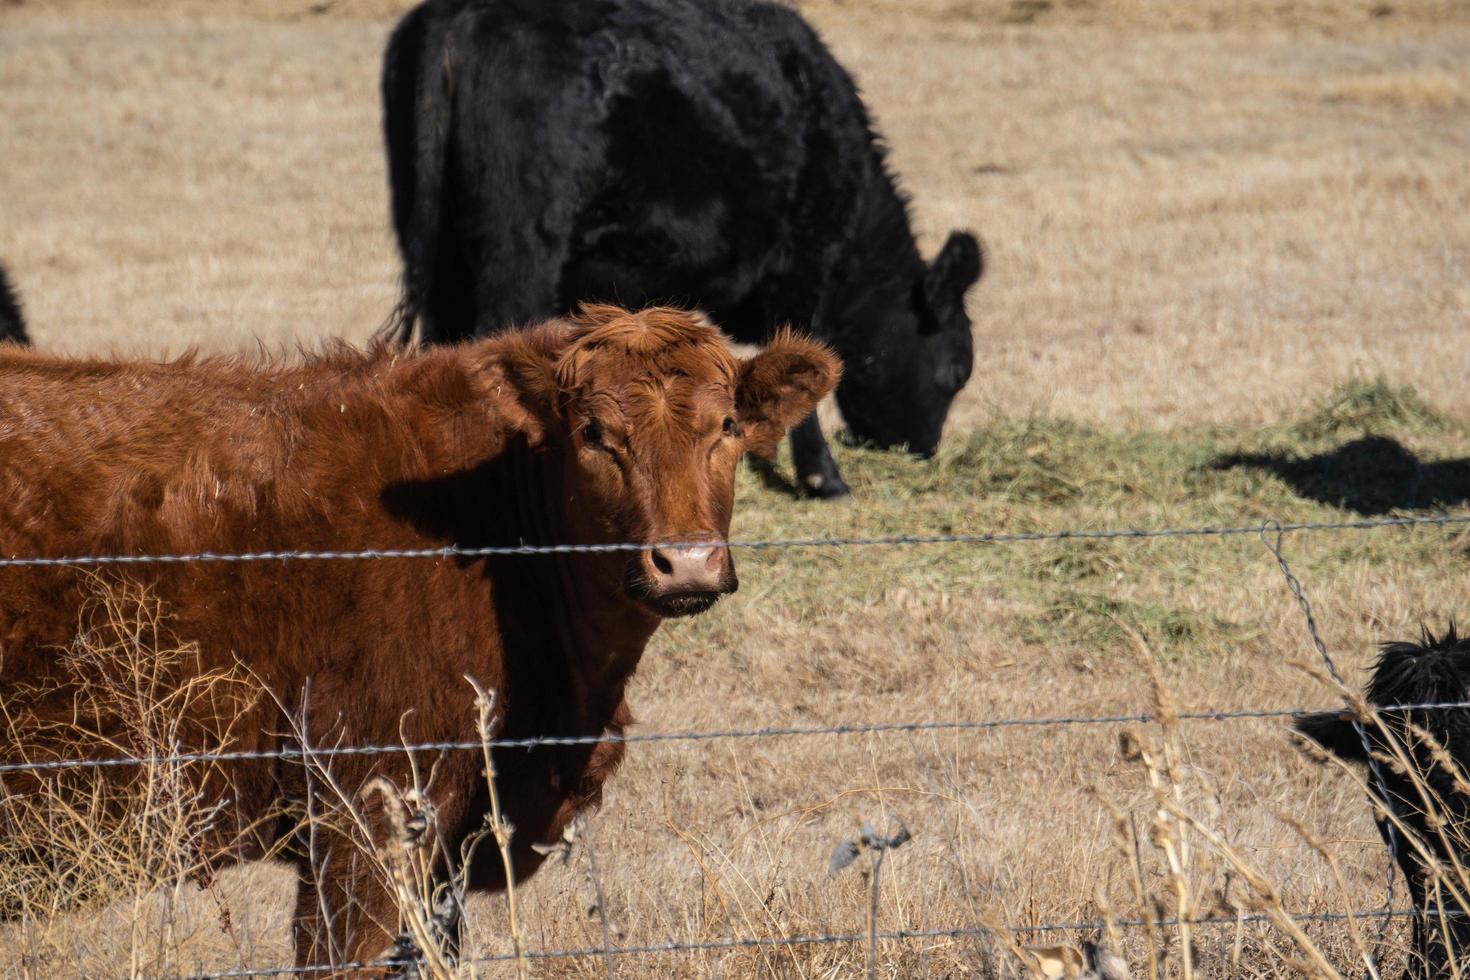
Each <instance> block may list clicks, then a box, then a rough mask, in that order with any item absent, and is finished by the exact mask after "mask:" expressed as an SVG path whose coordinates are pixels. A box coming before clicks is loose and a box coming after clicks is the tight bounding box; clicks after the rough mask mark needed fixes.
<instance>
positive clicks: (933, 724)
mask: <svg viewBox="0 0 1470 980" xmlns="http://www.w3.org/2000/svg"><path fill="white" fill-rule="evenodd" d="M1452 708H1470V701H1435V702H1430V703H1426V704H1405V705H1393V706H1392V707H1390V708H1383V709H1380V713H1387V712H1394V713H1397V712H1406V711H1442V710H1446V709H1452ZM1335 710H1341V709H1339V708H1336V707H1332V706H1329V707H1317V708H1248V709H1242V710H1239V711H1183V712H1180V713H1179V714H1178V716H1177V717H1178V719H1179V720H1180V721H1201V722H1226V721H1238V720H1242V719H1259V718H1301V717H1304V716H1306V715H1311V714H1317V713H1320V712H1323V711H1335ZM1156 720H1157V717H1156V716H1155V715H1153V714H1150V713H1148V712H1139V713H1137V714H1117V715H1073V716H1060V717H1046V718H981V719H975V720H970V721H912V722H873V723H871V724H844V725H816V726H811V727H801V726H772V727H768V728H730V729H723V730H713V731H684V732H646V733H643V734H636V735H611V734H604V735H544V736H533V737H529V738H502V739H491V740H490V741H489V742H480V741H474V740H469V741H459V742H456V741H445V742H409V743H405V744H400V745H333V746H326V747H323V748H311V747H307V748H299V747H287V748H280V749H252V750H240V751H234V752H180V753H177V754H174V755H157V756H141V755H140V756H112V757H104V758H90V759H52V760H47V761H44V762H7V763H4V764H0V775H3V774H5V773H11V772H48V771H58V770H67V769H109V768H115V767H119V766H171V765H187V764H192V763H196V762H211V763H213V762H247V761H259V760H263V759H283V760H291V759H305V758H307V757H308V756H309V757H311V758H318V757H321V758H332V757H336V756H356V755H395V754H398V753H403V752H461V751H464V752H479V751H482V750H484V749H485V748H486V747H487V746H488V747H489V748H491V749H534V748H545V747H560V746H573V745H597V744H613V743H621V744H624V745H630V744H637V743H640V742H709V741H718V740H721V739H760V738H800V737H806V736H817V735H881V734H888V733H893V732H900V733H916V732H919V733H922V732H954V731H984V730H987V729H994V728H1054V727H1065V726H1068V725H1121V724H1148V723H1151V722H1153V721H1156Z"/></svg>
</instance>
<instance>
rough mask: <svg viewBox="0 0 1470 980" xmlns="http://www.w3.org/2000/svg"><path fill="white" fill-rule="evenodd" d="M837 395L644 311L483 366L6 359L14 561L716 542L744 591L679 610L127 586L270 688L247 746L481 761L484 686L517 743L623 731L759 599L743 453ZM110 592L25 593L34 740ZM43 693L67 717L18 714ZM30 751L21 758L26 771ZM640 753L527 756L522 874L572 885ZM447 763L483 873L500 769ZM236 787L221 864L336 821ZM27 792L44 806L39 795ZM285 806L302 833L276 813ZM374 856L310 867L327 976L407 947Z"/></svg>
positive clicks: (728, 574) (680, 317)
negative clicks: (655, 678)
mask: <svg viewBox="0 0 1470 980" xmlns="http://www.w3.org/2000/svg"><path fill="white" fill-rule="evenodd" d="M837 373H838V367H837V362H836V360H835V359H834V357H833V356H832V355H831V354H830V353H828V352H827V351H826V350H825V349H824V348H822V347H821V346H819V345H816V344H813V343H810V342H807V341H804V340H800V339H796V338H793V337H790V336H784V337H782V338H780V339H778V340H777V341H776V342H774V343H772V344H771V345H770V346H769V347H768V348H766V350H764V351H763V352H762V353H760V354H759V355H757V356H756V357H754V358H751V359H749V360H745V361H738V360H736V359H735V358H734V357H732V356H731V355H730V353H729V352H728V350H727V349H726V347H725V345H724V342H723V341H722V340H721V338H720V336H719V334H718V332H717V331H716V330H715V329H714V328H712V327H711V326H710V325H709V324H707V323H706V322H705V321H703V320H702V318H699V317H697V316H695V315H692V314H689V313H684V312H681V311H677V310H668V309H654V310H645V311H643V312H641V313H636V314H630V313H627V312H625V311H623V310H619V309H616V308H613V307H593V308H587V309H584V310H583V311H582V313H581V314H580V315H579V316H577V317H573V318H571V319H569V320H556V321H552V322H549V323H547V324H544V325H542V326H540V327H537V328H534V329H531V330H528V331H524V332H515V333H510V334H505V335H502V336H499V337H496V338H492V339H488V340H483V341H479V342H475V343H470V344H465V345H462V346H458V347H448V348H435V349H431V350H426V351H422V352H413V353H403V352H399V351H395V350H393V349H389V348H386V347H384V348H379V349H375V350H372V351H368V352H359V351H356V350H353V349H349V348H347V347H337V348H334V349H332V350H330V351H327V352H325V353H322V354H319V355H317V356H313V357H309V358H304V359H299V360H296V361H293V362H290V363H267V364H250V363H247V362H245V361H243V360H240V359H235V358H226V359H209V360H198V359H188V358H186V359H183V360H180V361H175V362H171V363H139V362H129V363H118V362H108V361H81V360H63V359H58V358H54V357H48V356H46V355H43V354H37V353H32V352H25V351H11V350H5V349H0V461H3V466H0V553H3V554H4V555H8V556H16V555H45V556H64V555H79V554H158V553H182V552H197V551H224V552H233V551H256V550H265V549H343V550H354V549H365V548H424V547H438V546H442V545H447V544H451V543H453V544H458V545H462V546H466V547H474V546H485V545H503V544H518V543H522V542H525V543H532V544H556V543H601V542H614V541H637V542H658V541H669V540H679V541H687V540H708V541H710V542H712V548H711V549H710V551H711V558H710V561H711V562H713V563H718V564H719V566H720V567H719V576H720V577H719V582H718V584H717V585H715V586H710V587H709V588H707V589H705V590H704V592H702V593H700V594H696V595H690V594H687V593H684V592H681V593H679V594H665V592H662V591H660V589H661V587H660V584H659V582H660V580H659V578H658V575H657V574H656V572H655V571H654V570H653V567H652V566H651V565H650V561H651V559H650V555H649V553H648V552H643V553H633V554H631V555H630V554H629V553H612V554H578V555H558V556H536V557H525V556H514V557H505V558H492V559H485V560H474V561H463V560H453V559H447V558H446V559H442V560H421V559H420V560H408V559H401V560H364V561H292V562H285V563H278V562H268V563H267V562H252V563H216V564H188V565H160V564H146V565H139V566H132V567H129V568H128V570H127V572H126V575H127V576H128V578H129V579H131V580H133V584H135V585H140V586H143V587H146V588H147V589H149V590H151V591H152V593H153V594H155V595H157V596H158V597H159V599H160V600H161V601H162V603H163V605H164V608H165V612H166V613H167V614H168V615H169V616H170V617H171V624H172V629H173V631H174V632H175V633H176V634H177V636H178V637H179V639H180V640H182V641H184V642H189V643H197V644H198V648H199V661H200V663H199V670H201V671H208V670H220V669H229V668H230V667H232V666H234V665H235V664H236V658H238V662H239V664H241V665H243V667H244V668H245V669H246V670H248V671H249V672H250V673H251V674H252V675H253V677H254V678H255V679H256V680H257V681H258V682H259V683H261V684H263V685H264V686H265V688H267V689H268V691H269V692H270V696H268V697H263V698H260V699H259V700H258V701H257V702H256V703H255V704H254V705H253V706H252V707H251V708H250V709H249V710H250V711H251V712H253V714H252V716H251V717H249V718H247V719H244V720H243V722H242V723H241V724H238V725H236V726H235V730H236V731H237V732H238V733H239V736H238V738H237V739H236V740H235V741H234V742H233V743H232V744H231V745H230V748H233V749H247V750H273V749H277V748H280V747H283V746H288V745H291V744H294V743H295V741H296V736H295V734H294V732H295V731H298V730H301V729H303V728H304V730H305V732H306V734H307V737H308V738H309V739H310V740H311V742H312V744H314V745H317V746H322V745H328V744H336V743H346V744H353V743H356V744H383V743H396V742H398V741H399V739H400V738H401V737H402V738H407V739H409V740H410V741H415V742H417V741H426V740H439V739H444V740H460V739H467V738H471V739H472V738H473V737H474V710H473V695H472V692H471V690H470V688H469V686H468V685H467V684H466V683H465V681H464V679H463V678H464V677H465V676H466V675H469V676H472V677H474V678H476V679H478V680H479V681H480V682H481V683H482V684H483V685H485V687H487V688H492V689H494V690H495V691H496V692H497V694H498V699H499V705H500V709H499V713H498V715H497V719H496V723H497V734H498V736H500V737H505V738H520V737H526V736H536V735H600V734H602V733H604V732H621V731H622V729H623V726H624V725H626V724H628V723H629V722H630V720H631V716H630V714H629V713H628V709H627V706H626V705H625V703H624V701H623V691H624V686H625V684H626V683H627V681H628V679H629V678H630V676H631V675H632V673H633V671H634V669H635V667H636V666H637V664H638V660H639V657H640V656H641V655H642V652H643V649H644V646H645V644H646V643H647V641H648V638H649V637H650V635H651V634H652V633H653V631H654V629H655V628H656V627H657V625H658V623H659V621H660V619H661V618H662V617H663V616H666V615H681V614H687V613H690V612H697V611H699V610H701V609H703V608H707V607H708V605H709V604H710V603H711V602H713V600H714V598H716V597H717V596H718V594H719V593H722V592H728V591H731V590H733V588H734V585H735V582H734V570H733V564H732V562H731V560H730V556H729V554H728V551H726V550H725V549H723V548H720V547H718V542H721V541H723V540H724V539H725V537H726V535H727V534H728V530H729V521H730V513H731V507H732V502H733V494H734V474H735V467H736V465H737V462H738V460H739V459H740V457H741V455H742V453H744V452H746V451H753V452H763V453H769V452H770V451H771V449H772V448H773V447H774V446H775V445H776V443H777V441H778V440H779V439H780V438H781V435H782V433H783V430H784V429H785V428H786V427H787V426H789V425H791V424H792V423H794V422H796V421H798V420H800V419H801V418H802V417H804V416H805V415H806V414H807V413H808V412H809V411H811V409H812V408H813V406H814V405H815V404H816V402H817V401H818V400H819V399H820V398H822V397H823V396H824V395H825V394H827V393H828V392H829V391H830V390H831V389H832V387H833V385H834V384H835V382H836V380H837ZM711 567H713V566H711ZM89 583H90V584H89ZM94 585H95V573H92V572H86V571H83V570H79V569H75V568H47V569H33V568H25V569H22V568H7V569H0V700H6V703H5V704H4V705H3V708H4V709H5V711H7V712H8V713H9V714H10V715H11V716H12V717H20V718H32V719H36V720H38V721H44V720H45V719H46V718H47V717H50V716H54V715H55V714H56V713H57V712H62V713H64V712H65V711H66V710H69V709H68V707H67V705H68V704H69V702H68V701H67V698H68V697H70V696H73V695H75V693H76V680H75V678H74V677H72V676H68V675H66V674H65V673H64V672H63V671H61V670H60V669H59V668H58V667H57V666H56V664H57V662H58V658H57V657H56V656H55V651H56V650H57V649H65V648H66V647H67V645H68V644H69V643H71V642H72V640H73V638H74V637H75V636H76V634H77V632H78V630H79V627H80V628H85V627H86V626H87V625H88V624H86V623H85V622H82V620H84V619H85V610H86V608H87V602H86V597H87V595H88V594H89V591H88V590H89V588H91V587H93V586H94ZM22 689H24V690H28V691H42V690H46V691H53V692H59V693H56V694H55V696H54V697H51V698H49V699H48V701H47V703H25V702H24V701H23V700H22V701H21V702H20V703H17V696H16V695H15V693H14V692H17V691H20V690H22ZM6 692H11V693H10V694H8V695H7V693H6ZM68 692H70V693H69V694H68ZM183 748H186V749H187V748H190V746H183ZM18 751H19V747H17V746H9V747H0V759H3V758H4V757H5V755H6V753H10V754H11V757H12V758H13V757H14V755H15V753H16V752H18ZM621 755H622V747H621V744H619V743H602V744H599V745H596V746H592V745H586V746H580V747H567V748H554V749H553V748H546V749H536V750H531V751H527V750H514V751H506V752H500V753H498V755H497V767H498V769H499V771H500V779H499V780H498V783H497V785H498V786H499V788H500V793H501V796H502V800H503V801H504V805H505V808H506V810H507V817H508V819H509V821H510V823H511V824H512V825H513V826H514V827H515V837H514V842H513V852H514V858H515V863H516V873H517V875H518V876H524V875H527V874H530V873H531V872H532V871H534V870H535V868H536V867H537V865H538V864H539V863H540V861H541V856H540V855H539V854H538V853H537V852H536V851H535V850H533V848H532V845H533V844H537V843H543V844H549V843H552V842H555V841H556V840H557V839H558V838H559V837H560V835H561V834H562V831H563V829H564V827H565V825H566V823H567V822H568V821H569V820H570V819H571V817H572V816H573V815H574V814H575V813H576V812H577V811H578V810H579V809H581V808H583V807H586V806H590V805H595V803H596V802H597V801H598V799H599V797H600V793H601V786H602V783H603V781H604V780H605V779H606V778H607V776H608V775H609V774H611V773H612V772H613V771H614V770H615V769H616V767H617V765H618V763H619V760H620V758H621ZM420 763H421V765H423V766H425V769H424V771H427V764H429V763H434V764H435V765H436V770H435V776H434V781H433V784H432V786H431V793H430V796H431V798H432V802H433V804H434V807H435V811H436V813H437V831H438V833H439V834H440V835H441V840H442V842H443V843H444V845H445V846H446V848H447V850H448V852H449V853H458V848H459V845H460V843H461V842H462V841H463V840H464V839H465V837H466V835H468V834H470V833H471V832H473V831H475V830H476V829H478V828H480V827H482V826H483V818H484V815H485V813H486V811H487V809H488V796H487V791H486V788H485V786H484V782H483V779H482V778H481V777H480V773H479V770H480V768H481V764H480V762H479V760H478V759H477V758H476V755H475V754H474V753H470V752H453V753H447V754H445V755H444V756H443V757H442V758H439V759H437V761H435V760H433V759H427V758H426V759H421V760H420ZM225 774H226V780H225V781H226V782H228V785H227V786H220V787H216V788H215V789H214V790H212V791H211V792H212V793H216V794H217V795H218V797H219V799H227V800H229V801H230V806H231V808H232V810H233V812H234V813H235V814H236V815H237V817H238V819H237V820H236V821H235V824H234V826H232V827H228V828H224V827H221V828H219V829H218V833H219V835H220V839H219V840H216V841H214V842H213V844H214V845H217V847H218V849H219V851H220V853H221V854H222V855H224V856H223V858H222V860H224V861H229V860H245V859H252V858H256V857H259V856H261V855H263V854H265V853H267V852H268V851H270V850H272V849H273V848H278V846H279V845H280V844H281V843H282V835H283V834H287V833H288V831H286V830H282V829H280V828H281V827H289V826H290V825H291V821H292V820H298V821H299V819H300V817H301V811H302V808H303V803H302V801H304V800H305V799H306V798H307V796H308V785H307V783H306V779H305V772H304V769H303V767H302V766H300V765H297V764H293V763H283V762H280V761H277V760H271V761H262V762H256V761H244V762H238V763H232V764H230V765H229V766H228V767H227V769H226V770H225ZM332 774H333V776H334V777H335V778H336V780H337V781H338V782H339V784H340V785H341V786H343V787H344V788H346V789H347V790H348V791H349V792H350V793H354V794H355V793H357V792H358V791H359V790H360V789H361V788H362V787H363V786H364V785H365V784H366V783H367V782H368V781H369V780H370V779H372V778H373V777H374V776H378V775H384V776H387V777H388V778H390V779H392V780H393V781H394V782H395V783H397V784H398V785H403V784H404V783H405V782H406V781H407V779H408V774H407V762H406V760H405V759H404V758H403V757H402V756H384V755H373V756H345V757H338V758H336V759H334V760H333V763H332ZM4 788H5V789H7V790H9V791H21V792H23V791H24V785H23V783H20V782H18V781H17V780H15V779H14V778H13V777H11V778H8V779H7V782H6V783H5V787H4ZM0 807H3V801H0ZM282 812H284V813H286V814H287V816H288V817H290V818H291V819H288V820H276V819H272V818H271V815H272V814H277V813H282ZM350 851H351V848H349V847H346V846H341V847H337V848H336V849H334V850H332V853H331V855H330V856H329V857H326V858H325V859H324V860H322V861H320V862H319V864H320V865H322V866H317V867H312V866H311V862H310V860H309V858H308V856H307V855H306V854H305V853H303V852H301V851H300V850H294V851H290V852H289V853H291V854H292V855H293V856H294V858H295V860H297V861H298V863H299V865H300V867H301V882H302V884H301V888H300V890H299V894H298V899H297V906H296V917H295V923H296V940H297V958H298V962H299V963H301V964H303V965H314V964H318V963H322V962H325V961H326V960H327V958H328V952H327V951H328V947H329V945H330V948H331V950H332V951H333V952H334V955H335V956H339V957H345V958H347V959H364V958H371V957H373V956H376V955H378V954H380V953H382V952H383V951H384V949H385V948H386V947H387V946H388V945H389V944H390V942H391V939H392V936H393V934H394V931H395V929H396V924H397V915H396V911H395V909H394V906H393V902H392V899H391V897H390V895H389V894H388V892H387V891H386V890H385V889H384V888H383V887H382V885H381V884H380V883H379V881H378V880H377V879H376V878H374V877H372V876H371V875H368V874H366V873H363V872H359V871H357V870H355V869H354V865H353V863H352V862H351V861H349V860H348V856H349V852H350ZM493 851H494V849H493V848H489V847H485V848H481V849H480V850H479V851H478V852H477V854H478V856H477V857H476V858H475V860H474V863H473V864H472V866H471V869H470V871H471V879H472V883H473V884H474V885H475V886H476V887H485V888H498V887H502V886H503V880H502V879H503V874H502V871H501V869H500V867H499V862H498V860H496V859H495V857H494V855H493ZM323 853H325V851H324V850H323V849H319V850H318V854H319V855H321V854H323ZM323 908H325V909H327V910H329V912H330V916H331V918H332V921H331V924H330V926H326V925H324V924H323V921H322V909H323Z"/></svg>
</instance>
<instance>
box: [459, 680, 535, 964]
mask: <svg viewBox="0 0 1470 980" xmlns="http://www.w3.org/2000/svg"><path fill="white" fill-rule="evenodd" d="M465 680H466V681H468V682H469V684H470V686H471V687H473V688H474V689H475V711H476V719H475V723H476V727H477V729H478V731H479V733H480V747H481V749H482V751H483V752H484V756H485V782H486V784H487V785H488V786H489V789H490V833H491V834H493V835H494V837H495V846H496V847H498V848H499V849H500V863H501V864H502V865H503V866H504V868H505V907H506V914H507V916H508V917H509V919H510V939H511V943H512V944H513V945H514V948H515V963H516V977H517V978H518V980H526V977H527V976H528V975H529V971H530V966H529V964H528V962H527V960H526V948H525V945H524V944H523V943H522V942H521V924H520V917H519V916H518V915H517V911H516V882H515V863H514V861H513V860H512V858H511V853H510V840H511V835H512V834H514V833H515V828H514V827H512V826H511V825H510V823H509V822H508V821H507V820H506V819H505V817H504V816H503V815H502V814H501V812H500V793H499V791H498V790H497V789H496V786H495V758H494V755H493V753H492V752H491V751H490V743H491V742H493V741H494V740H495V735H496V732H497V730H498V728H499V722H498V720H497V719H496V717H495V695H496V692H495V691H490V692H488V693H487V692H486V690H485V688H484V687H482V686H481V685H480V682H479V681H478V680H476V679H475V678H473V677H469V676H466V677H465Z"/></svg>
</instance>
